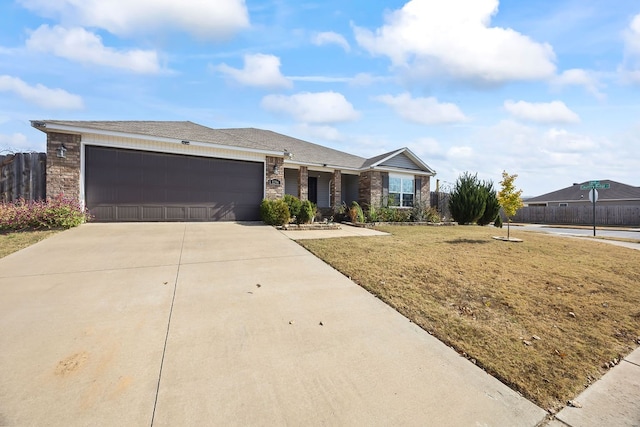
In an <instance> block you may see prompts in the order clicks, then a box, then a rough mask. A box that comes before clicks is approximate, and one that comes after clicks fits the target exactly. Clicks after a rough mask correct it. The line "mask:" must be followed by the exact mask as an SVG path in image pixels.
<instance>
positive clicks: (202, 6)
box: [19, 0, 249, 40]
mask: <svg viewBox="0 0 640 427" xmlns="http://www.w3.org/2000/svg"><path fill="white" fill-rule="evenodd" d="M19 2H20V3H21V4H22V5H23V6H25V7H26V8H28V9H29V10H31V11H33V12H34V13H37V14H39V15H41V16H46V17H50V18H55V19H59V20H60V21H62V22H63V23H64V24H65V25H70V26H86V27H97V28H103V29H105V30H107V31H109V32H110V33H112V34H117V35H134V34H144V33H149V32H165V31H166V30H168V29H169V30H181V31H184V32H186V33H189V34H192V35H195V36H196V37H199V38H203V39H209V40H219V39H224V38H227V37H229V36H231V35H232V34H234V33H236V32H238V31H240V30H242V29H245V28H248V27H249V14H248V11H247V6H246V4H245V1H244V0H224V1H203V0H183V1H175V0H134V1H131V0H108V1H105V0H19Z"/></svg>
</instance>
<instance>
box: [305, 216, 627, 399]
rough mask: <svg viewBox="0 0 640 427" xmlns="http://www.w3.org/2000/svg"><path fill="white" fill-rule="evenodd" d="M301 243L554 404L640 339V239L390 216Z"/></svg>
mask: <svg viewBox="0 0 640 427" xmlns="http://www.w3.org/2000/svg"><path fill="white" fill-rule="evenodd" d="M380 229H381V230H382V231H386V232H389V233H391V236H380V237H367V238H362V237H357V238H340V239H322V240H304V241H300V242H299V243H300V244H301V245H303V246H304V247H306V248H307V249H308V250H310V251H311V252H313V253H314V254H316V255H317V256H319V257H320V258H322V259H323V260H325V261H326V262H327V263H329V264H330V265H332V266H333V267H335V268H336V269H338V270H339V271H341V272H342V273H344V274H345V275H347V276H349V277H351V278H352V279H353V280H354V281H355V282H356V283H358V284H360V285H361V286H362V287H364V288H365V289H367V290H368V291H369V292H371V293H373V294H375V295H377V296H378V297H380V298H381V299H382V300H384V301H385V302H386V303H387V304H389V305H391V306H392V307H394V308H395V309H396V310H398V311H399V312H400V313H402V314H403V315H405V316H406V317H408V318H409V319H411V320H412V321H413V322H415V323H416V324H418V325H420V326H421V327H422V328H423V329H425V330H426V331H428V332H429V333H431V334H433V335H434V336H436V337H437V338H439V339H440V340H442V341H443V342H445V343H446V344H448V345H451V346H453V347H454V348H455V349H456V350H457V351H458V352H459V353H460V354H463V355H465V356H467V357H468V358H469V359H472V360H473V361H474V362H475V363H477V364H478V365H480V366H482V367H483V368H484V369H486V370H487V371H488V372H489V373H491V374H492V375H494V376H496V377H497V378H499V379H500V380H501V381H503V382H505V383H506V384H508V385H510V386H511V387H512V388H514V389H515V390H518V391H519V392H521V393H522V394H523V395H525V396H526V397H528V398H529V399H531V400H532V401H534V402H536V403H537V404H539V405H541V406H542V407H543V408H546V409H549V410H551V411H555V410H557V409H559V408H560V407H562V406H564V404H566V401H567V400H569V399H573V398H574V397H575V396H576V395H577V394H578V393H580V392H581V391H582V390H584V388H585V387H586V386H588V385H589V384H590V383H592V382H593V381H595V380H596V379H597V378H599V377H600V376H602V374H603V373H605V372H606V370H607V367H606V366H607V364H608V363H611V362H612V361H613V360H614V359H618V360H619V359H620V358H621V357H623V356H625V355H627V354H628V353H629V352H630V351H632V350H633V349H634V348H635V347H637V345H638V343H639V340H640V268H638V266H639V265H640V251H637V250H632V249H626V248H621V247H617V246H613V245H609V244H606V243H601V242H597V241H591V240H585V239H575V238H566V237H559V236H553V235H546V234H542V233H533V232H526V231H520V230H518V229H517V228H515V227H512V229H511V236H512V237H517V238H520V239H523V240H524V242H522V243H511V242H503V241H498V240H494V239H492V238H491V237H492V236H493V235H505V236H506V230H499V229H495V228H493V227H478V226H457V227H426V226H413V227H400V226H389V227H381V228H380Z"/></svg>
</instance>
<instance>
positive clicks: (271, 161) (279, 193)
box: [264, 156, 284, 200]
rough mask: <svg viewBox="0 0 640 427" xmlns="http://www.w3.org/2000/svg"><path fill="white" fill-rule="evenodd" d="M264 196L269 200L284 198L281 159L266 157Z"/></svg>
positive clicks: (282, 161) (282, 160)
mask: <svg viewBox="0 0 640 427" xmlns="http://www.w3.org/2000/svg"><path fill="white" fill-rule="evenodd" d="M264 195H265V198H266V199H270V200H274V199H281V198H283V197H284V159H283V158H282V157H271V156H267V162H266V170H265V192H264Z"/></svg>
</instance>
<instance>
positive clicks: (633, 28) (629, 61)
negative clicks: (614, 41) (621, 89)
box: [618, 14, 640, 83]
mask: <svg viewBox="0 0 640 427" xmlns="http://www.w3.org/2000/svg"><path fill="white" fill-rule="evenodd" d="M624 42H625V45H624V61H623V63H622V64H621V65H620V66H619V67H618V71H619V72H620V74H621V75H622V78H623V80H626V81H629V82H632V83H640V14H638V15H636V16H635V17H634V18H633V20H632V21H631V23H630V24H629V28H627V30H626V31H625V32H624Z"/></svg>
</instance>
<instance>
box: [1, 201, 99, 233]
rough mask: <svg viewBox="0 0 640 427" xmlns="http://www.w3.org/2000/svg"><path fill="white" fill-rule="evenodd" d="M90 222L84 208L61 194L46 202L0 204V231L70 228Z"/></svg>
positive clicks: (89, 217)
mask: <svg viewBox="0 0 640 427" xmlns="http://www.w3.org/2000/svg"><path fill="white" fill-rule="evenodd" d="M90 220H91V215H90V214H89V211H88V210H87V209H86V208H83V207H82V206H81V205H80V203H79V202H78V201H77V200H73V199H69V198H66V197H64V196H63V195H62V194H61V195H59V196H57V197H55V198H53V199H47V200H40V201H27V200H24V199H20V200H17V201H15V202H11V203H0V231H17V230H28V229H43V228H71V227H76V226H78V225H80V224H82V223H84V222H87V221H90Z"/></svg>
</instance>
